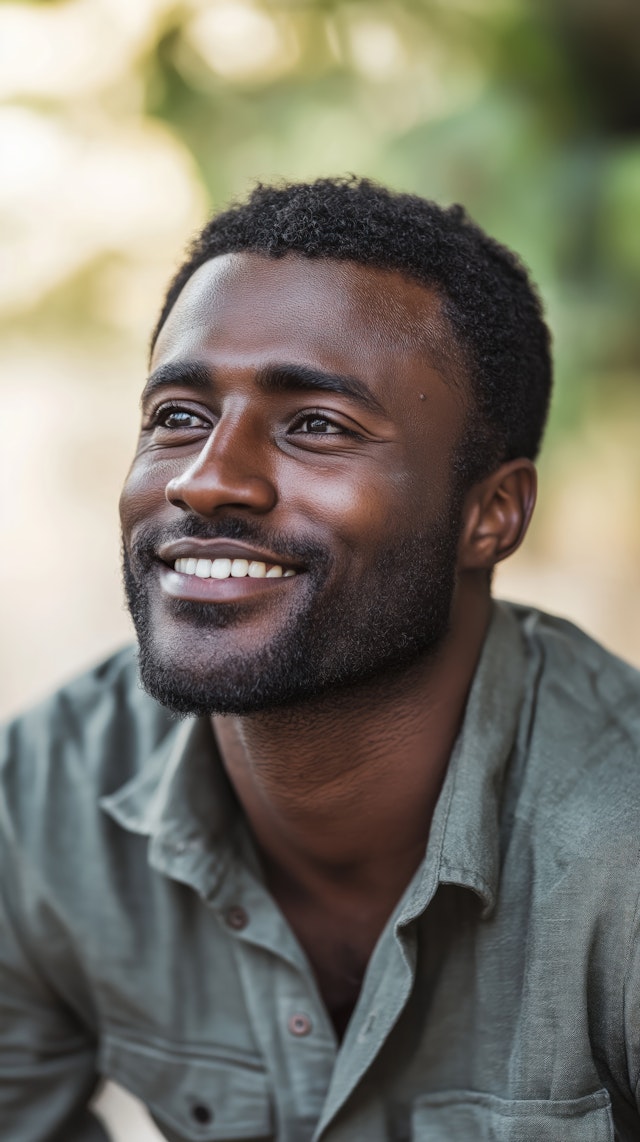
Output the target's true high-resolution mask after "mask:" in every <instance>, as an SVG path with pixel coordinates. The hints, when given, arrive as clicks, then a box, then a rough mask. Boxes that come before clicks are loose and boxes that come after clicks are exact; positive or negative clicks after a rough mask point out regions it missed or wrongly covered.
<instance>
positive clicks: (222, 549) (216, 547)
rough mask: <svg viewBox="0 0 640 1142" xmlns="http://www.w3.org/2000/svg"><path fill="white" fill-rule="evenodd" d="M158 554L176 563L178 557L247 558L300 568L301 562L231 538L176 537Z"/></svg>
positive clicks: (250, 560) (163, 545) (159, 550)
mask: <svg viewBox="0 0 640 1142" xmlns="http://www.w3.org/2000/svg"><path fill="white" fill-rule="evenodd" d="M158 556H159V558H160V559H162V561H163V563H171V564H172V563H175V561H176V559H247V560H248V561H249V562H250V563H251V562H256V563H271V564H277V565H278V566H280V567H286V568H288V567H293V568H294V569H295V570H300V564H299V563H294V562H292V561H291V560H290V559H283V558H282V556H280V555H277V554H276V553H275V552H273V551H267V550H265V549H264V548H259V547H249V545H248V544H246V543H238V541H237V540H231V539H222V538H219V539H176V540H175V541H174V542H173V543H165V544H161V546H160V547H159V548H158Z"/></svg>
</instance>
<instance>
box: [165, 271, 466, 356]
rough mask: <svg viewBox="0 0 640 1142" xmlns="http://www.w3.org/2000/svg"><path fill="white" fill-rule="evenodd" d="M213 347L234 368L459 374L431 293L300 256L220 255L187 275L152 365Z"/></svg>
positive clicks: (398, 279)
mask: <svg viewBox="0 0 640 1142" xmlns="http://www.w3.org/2000/svg"><path fill="white" fill-rule="evenodd" d="M217 350H231V351H232V352H233V356H234V360H235V361H236V363H238V364H243V363H246V364H247V365H249V364H251V363H252V362H253V361H254V360H255V359H256V357H259V358H260V359H264V358H265V357H268V356H270V355H271V356H273V355H274V354H275V356H276V357H277V358H278V359H282V355H283V353H285V355H286V358H287V359H288V360H290V361H299V362H301V363H302V362H304V363H307V364H310V363H321V364H322V365H324V366H325V367H329V368H334V369H338V370H343V371H345V370H346V371H352V372H353V371H357V372H362V371H363V370H364V371H366V372H367V374H368V375H370V376H378V377H380V376H382V375H383V374H384V375H387V376H389V379H395V378H396V377H397V375H398V374H399V373H401V372H402V369H403V367H406V365H407V362H408V361H409V360H411V361H412V363H413V365H414V367H415V364H416V361H420V362H421V363H422V365H423V366H424V367H427V368H431V369H434V368H435V369H439V370H440V371H441V372H443V373H444V372H449V371H450V372H452V373H455V371H456V370H455V367H454V364H453V362H454V361H455V359H456V357H457V354H456V352H455V348H454V346H453V344H452V341H451V338H450V337H449V336H448V335H447V331H446V327H445V322H444V321H443V319H442V316H441V312H440V302H439V299H438V297H437V294H436V293H435V291H432V290H429V289H427V288H426V287H424V286H422V285H420V284H419V283H417V282H414V281H411V280H410V279H407V278H405V277H404V275H402V274H401V273H399V272H396V271H391V270H380V269H376V268H373V267H369V266H362V265H359V264H355V263H353V262H339V261H336V260H332V259H319V258H318V259H310V258H306V257H303V256H301V255H297V254H289V255H286V256H285V257H282V258H269V257H266V256H262V255H259V254H253V253H236V254H225V255H221V256H219V257H216V258H212V259H210V260H209V261H208V262H205V264H204V265H202V266H200V268H199V269H198V270H197V271H196V272H195V273H194V274H193V275H192V277H191V278H190V279H189V281H188V282H187V283H186V285H185V287H184V289H183V290H182V292H181V293H180V295H179V297H178V298H177V300H176V303H175V305H174V307H173V309H172V310H171V312H170V314H169V316H168V318H167V321H166V323H165V325H164V326H163V328H162V330H161V332H160V335H159V337H158V340H157V342H156V346H155V348H154V352H153V358H152V367H154V368H155V367H156V366H157V365H159V364H160V363H164V362H166V361H167V360H173V359H177V358H179V357H183V356H189V357H192V356H202V355H203V354H205V355H207V354H208V353H210V352H212V351H213V352H215V351H217ZM243 358H246V362H245V361H243ZM449 379H451V378H449Z"/></svg>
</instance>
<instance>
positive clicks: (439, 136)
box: [0, 0, 640, 1142]
mask: <svg viewBox="0 0 640 1142" xmlns="http://www.w3.org/2000/svg"><path fill="white" fill-rule="evenodd" d="M0 100H1V104H0V172H1V176H0V240H1V255H2V267H3V268H2V275H1V278H0V335H1V341H0V385H1V387H2V397H1V409H2V432H1V436H0V440H1V445H0V463H1V465H2V485H1V487H2V495H1V499H0V513H1V516H2V553H3V557H2V559H1V560H0V577H1V590H0V624H1V629H2V642H1V649H0V674H1V687H0V712H1V713H3V714H9V713H12V712H13V711H15V710H17V709H18V708H20V707H22V706H24V705H25V704H27V703H29V702H30V701H32V700H34V699H36V698H37V697H39V696H40V695H41V694H42V693H44V692H46V690H47V689H49V688H50V687H52V686H53V685H54V684H58V683H59V682H61V681H63V680H64V679H65V678H66V677H67V676H69V675H70V674H72V673H73V672H74V671H76V670H78V669H80V668H82V667H84V666H85V665H87V664H89V663H90V662H92V661H93V660H95V659H97V658H98V657H99V656H101V655H102V654H104V653H106V652H108V651H109V650H111V649H112V648H114V647H115V646H117V645H119V644H120V643H122V642H123V641H124V640H126V639H128V638H130V637H131V635H130V629H129V625H128V620H127V617H126V615H125V613H124V610H123V607H122V603H121V592H120V583H119V570H118V563H119V559H118V548H119V538H118V525H117V512H116V505H117V497H118V491H119V487H120V485H121V482H122V479H123V476H124V474H125V471H126V468H127V464H128V460H129V457H130V455H131V452H132V449H133V443H134V438H135V434H136V426H137V416H138V414H137V400H138V394H139V391H140V388H141V385H142V382H143V378H144V374H145V366H146V347H147V340H148V335H149V331H150V328H151V326H152V324H153V322H154V319H155V315H156V312H157V309H158V306H159V302H160V298H161V294H162V290H163V288H164V285H165V283H166V281H167V279H168V278H169V276H170V275H171V273H172V271H173V270H174V268H175V266H176V264H177V262H178V260H179V257H180V254H181V251H182V249H183V248H184V246H185V243H186V242H187V241H188V239H189V238H190V236H191V235H192V234H193V232H194V231H195V230H196V229H197V228H198V226H199V225H200V224H201V223H202V221H203V220H204V218H205V217H206V215H207V213H208V212H209V211H210V210H211V209H213V208H217V207H219V206H222V205H223V204H225V203H226V202H227V201H228V200H229V199H230V198H232V197H234V196H241V195H244V194H245V193H246V191H247V190H248V189H249V188H250V186H251V185H252V183H253V182H254V181H255V180H256V179H264V180H268V179H272V178H282V177H286V178H310V177H315V176H317V175H320V174H340V173H345V172H350V171H354V172H356V173H359V174H366V175H369V176H372V177H374V178H378V179H381V180H383V181H385V182H387V183H389V184H391V185H392V186H394V187H396V188H398V189H404V190H411V191H417V192H419V193H421V194H424V195H426V196H429V197H434V198H437V199H439V200H440V201H442V202H451V201H461V202H463V203H464V204H465V205H466V206H467V207H468V209H469V210H470V212H471V214H472V215H473V216H474V217H475V218H476V219H477V220H478V221H479V222H480V223H481V224H482V225H483V226H484V227H486V228H487V229H488V230H489V231H490V232H491V233H492V234H494V235H495V236H496V237H498V238H499V239H501V240H503V241H504V242H506V243H508V244H509V245H511V246H513V247H514V248H515V249H516V250H518V251H519V252H520V254H521V255H522V257H523V258H524V260H525V261H526V262H527V264H528V265H529V267H530V268H531V270H532V272H533V275H534V277H535V279H536V280H537V282H538V283H539V286H540V289H541V291H542V294H543V297H544V299H545V302H546V307H547V312H548V318H549V322H550V324H551V327H552V330H553V333H554V339H555V356H556V365H557V381H556V392H555V402H554V407H553V413H552V418H551V423H550V427H549V433H548V439H547V446H546V451H545V454H544V457H543V460H542V462H541V466H540V467H541V490H540V500H539V506H538V510H537V513H536V517H535V523H534V526H533V528H532V531H531V534H530V538H529V540H528V543H527V545H526V547H525V548H524V549H523V551H522V552H521V553H520V554H518V555H517V556H516V557H515V558H514V559H513V560H511V561H510V562H509V563H508V564H506V565H505V566H504V567H503V568H501V570H500V572H499V575H498V577H497V588H498V591H499V592H501V593H503V594H505V595H508V596H511V597H513V598H516V599H520V600H524V601H528V602H533V603H536V604H538V605H541V606H543V607H546V608H547V609H550V610H553V611H556V612H559V613H562V614H564V615H567V616H569V617H571V618H573V619H575V620H576V621H578V622H579V623H581V624H582V625H584V626H585V627H586V628H587V629H588V630H590V631H591V632H592V633H594V634H595V635H596V636H597V637H599V638H600V639H602V640H603V641H604V642H605V643H607V644H608V645H609V646H611V647H612V648H613V649H615V650H617V651H618V652H620V653H622V654H624V655H626V656H627V657H628V658H630V659H632V660H634V661H635V662H636V663H639V664H640V598H639V590H638V589H639V587H640V526H639V518H638V517H639V514H640V314H639V312H638V310H639V302H640V5H638V3H637V0H607V2H606V3H603V2H602V0H349V2H347V0H344V2H343V0H60V2H52V0H49V2H41V3H35V2H24V3H18V2H10V3H0ZM119 1097H120V1096H115V1095H114V1096H113V1098H112V1100H111V1102H109V1101H108V1111H109V1113H110V1114H111V1115H113V1116H115V1117H114V1121H116V1120H117V1119H119V1120H120V1123H121V1125H120V1127H116V1130H120V1131H122V1137H123V1139H124V1138H126V1139H127V1142H146V1139H147V1138H151V1137H152V1133H150V1132H149V1130H148V1129H147V1128H146V1127H144V1125H140V1124H139V1125H137V1126H135V1125H134V1124H133V1121H134V1120H132V1119H130V1118H129V1117H128V1115H129V1114H130V1113H131V1112H130V1108H129V1107H128V1104H127V1103H126V1100H125V1101H124V1102H123V1101H120V1102H119V1101H118V1099H119ZM123 1097H124V1096H123ZM117 1136H118V1137H119V1136H120V1135H119V1134H118V1135H117Z"/></svg>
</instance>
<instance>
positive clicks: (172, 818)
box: [0, 179, 640, 1142]
mask: <svg viewBox="0 0 640 1142" xmlns="http://www.w3.org/2000/svg"><path fill="white" fill-rule="evenodd" d="M550 375H551V369H550V358H549V339H548V333H547V330H546V327H545V324H544V321H543V318H542V313H541V307H540V304H539V301H538V299H537V296H536V294H535V291H534V289H533V287H532V286H531V283H530V282H529V280H528V278H527V274H526V272H525V270H524V269H523V267H522V266H521V265H520V263H519V262H518V260H517V259H516V258H515V256H514V255H512V254H511V253H509V252H508V251H507V250H505V249H504V248H503V247H501V246H500V245H498V244H497V243H496V242H494V241H492V240H491V239H489V238H488V237H487V236H486V235H485V234H483V233H482V231H481V230H479V229H478V228H477V227H476V226H475V225H473V224H472V223H471V222H470V221H469V220H468V219H467V218H466V216H465V215H464V213H463V212H462V211H461V210H460V209H459V208H457V207H454V208H451V209H449V210H444V209H442V208H440V207H438V206H436V205H434V204H433V203H430V202H427V201H423V200H421V199H418V198H415V197H412V196H403V195H394V194H391V193H390V192H388V191H385V190H384V189H382V188H380V187H376V186H374V185H372V184H370V183H368V182H359V181H357V180H354V179H351V180H321V181H319V182H316V183H314V184H311V185H305V184H302V185H292V186H284V187H276V188H268V187H267V188H265V187H259V188H258V189H257V190H256V191H255V192H254V194H253V195H252V196H251V198H250V200H249V202H248V203H246V204H243V205H239V206H235V207H233V208H232V209H231V210H229V211H227V212H226V213H224V214H222V215H220V216H218V217H217V218H214V219H213V220H212V221H211V222H210V223H209V224H208V226H207V227H206V228H205V229H204V231H203V232H202V234H201V235H200V236H199V238H198V239H197V241H196V242H195V244H194V246H193V247H192V249H191V251H190V253H189V256H188V258H187V261H186V262H185V264H184V265H183V266H182V268H181V269H180V270H179V272H178V274H177V276H176V278H175V280H174V282H173V283H172V285H171V287H170V289H169V292H168V295H167V298H166V301H165V304H164V306H163V309H162V312H161V315H160V319H159V322H158V325H157V328H156V330H155V333H154V337H153V345H152V356H151V368H150V374H149V378H148V380H147V383H146V385H145V388H144V391H143V394H142V426H141V431H140V438H139V444H138V448H137V452H136V456H135V458H134V461H133V465H132V468H131V471H130V473H129V476H128V478H127V481H126V484H125V488H124V491H123V494H122V501H121V513H122V525H123V551H124V577H125V585H126V592H127V597H128V601H129V606H130V609H131V613H132V616H133V619H134V622H135V626H136V631H137V635H138V642H139V652H138V654H137V655H134V653H133V652H132V651H130V650H126V651H124V652H122V653H120V654H119V655H116V656H115V657H114V658H112V659H111V660H109V661H108V662H107V663H105V664H103V665H101V666H100V667H98V668H97V669H96V670H94V671H93V672H92V673H91V674H89V675H86V676H84V677H83V678H81V679H79V680H76V681H75V682H74V683H72V684H71V685H70V686H68V687H66V688H65V689H64V690H63V691H61V692H60V693H59V694H58V695H56V696H55V697H54V698H52V699H51V700H49V701H48V702H47V703H45V704H44V705H42V706H41V707H40V708H39V709H37V710H35V711H32V712H31V713H30V714H28V715H26V716H25V717H24V718H22V719H20V720H18V721H17V722H16V723H14V725H12V726H11V727H9V729H8V731H7V734H6V747H5V760H4V762H3V784H2V799H1V800H0V844H1V865H0V868H1V875H2V884H3V889H2V900H3V908H4V915H3V917H2V919H1V921H0V923H1V927H0V1124H1V1125H2V1130H1V1131H0V1133H1V1136H2V1138H3V1140H4V1139H6V1140H7V1142H98V1140H103V1139H104V1138H105V1133H104V1129H103V1127H102V1126H101V1125H100V1124H99V1122H98V1120H97V1119H96V1117H95V1116H94V1115H92V1113H91V1112H90V1109H88V1103H89V1101H90V1098H91V1095H92V1092H93V1090H94V1088H95V1086H96V1083H97V1082H98V1080H99V1078H100V1077H109V1078H112V1079H114V1080H116V1081H117V1082H120V1083H122V1084H123V1085H124V1086H126V1087H127V1088H128V1089H129V1090H131V1091H132V1092H133V1093H134V1094H135V1095H137V1096H138V1097H139V1098H140V1099H142V1100H143V1102H145V1103H146V1105H147V1106H148V1107H149V1110H150V1112H151V1113H152V1115H153V1117H154V1119H155V1121H156V1123H157V1124H158V1126H159V1128H160V1130H161V1131H162V1132H163V1134H164V1135H165V1136H166V1137H167V1138H168V1139H171V1140H173V1142H187V1140H189V1142H195V1140H197V1139H201V1140H207V1139H211V1140H213V1139H219V1140H224V1139H254V1140H256V1139H277V1140H278V1142H312V1140H313V1142H321V1140H322V1142H325V1140H326V1142H386V1140H390V1142H400V1140H404V1142H406V1140H408V1139H425V1140H427V1139H429V1140H430V1142H474V1140H476V1139H478V1140H483V1142H491V1140H494V1139H495V1140H497V1142H547V1140H548V1142H555V1140H557V1142H612V1140H613V1139H614V1138H616V1139H618V1140H621V1142H631V1140H632V1139H637V1138H638V1137H639V1136H640V1117H639V1115H638V1105H637V1094H638V1089H637V1084H638V1075H639V1072H640V1023H639V1019H638V1010H639V1009H638V999H639V996H640V955H639V952H638V942H637V940H636V924H637V919H636V910H637V903H638V896H639V892H640V876H639V875H638V863H639V859H638V820H639V809H640V793H639V782H638V771H639V757H638V754H639V749H638V745H639V742H640V714H639V713H638V710H639V706H638V699H639V697H640V685H639V681H638V676H637V674H636V673H635V672H634V671H633V670H632V669H631V668H630V667H628V666H626V665H625V664H623V663H621V662H620V661H619V660H617V659H615V658H613V657H612V656H610V655H609V654H607V653H606V652H605V651H604V650H603V649H602V648H601V647H599V646H598V645H597V644H595V643H594V642H592V641H591V640H590V639H588V638H587V636H586V635H583V634H582V633H581V632H579V631H578V630H577V629H576V628H575V627H573V626H571V625H570V624H568V623H565V622H563V621H561V620H558V619H553V618H550V617H549V616H546V615H543V614H541V613H540V612H537V611H535V610H533V609H524V608H519V607H514V606H509V605H507V604H504V603H497V602H495V601H494V600H493V599H492V596H491V574H492V570H493V568H494V566H495V564H496V563H497V562H498V561H499V560H501V559H504V558H505V557H506V556H508V555H509V554H511V553H512V552H513V551H514V550H515V549H516V548H517V547H518V545H519V544H520V542H521V540H522V538H523V536H524V534H525V531H526V528H527V525H528V522H529V518H530V516H531V512H532V510H533V505H534V500H535V468H534V460H535V457H536V454H537V451H538V447H539V443H540V439H541V435H542V431H543V427H544V421H545V417H546V411H547V405H548V399H549V391H550ZM139 677H140V678H141V679H142V684H143V686H144V688H145V691H146V693H145V692H143V691H142V690H141V689H140V686H139V681H138V680H139ZM172 712H173V713H172ZM175 712H178V713H179V714H180V715H182V717H181V718H180V719H177V718H176V717H175Z"/></svg>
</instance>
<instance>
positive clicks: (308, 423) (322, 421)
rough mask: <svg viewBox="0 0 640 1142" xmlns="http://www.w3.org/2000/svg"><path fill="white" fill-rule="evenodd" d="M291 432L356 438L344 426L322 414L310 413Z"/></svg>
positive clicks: (297, 422)
mask: <svg viewBox="0 0 640 1142" xmlns="http://www.w3.org/2000/svg"><path fill="white" fill-rule="evenodd" d="M291 431H292V432H294V433H299V434H300V435H303V436H355V435H356V433H355V432H351V431H350V430H349V429H348V428H344V426H343V425H341V424H337V423H336V421H334V420H331V419H330V418H329V417H328V416H325V415H324V414H323V413H321V412H309V413H306V414H305V415H304V416H301V417H300V418H299V419H298V420H297V421H295V423H294V424H293V425H292V427H291Z"/></svg>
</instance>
